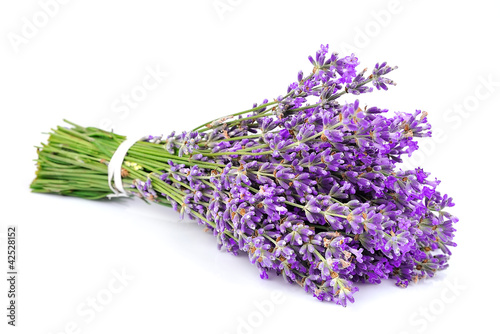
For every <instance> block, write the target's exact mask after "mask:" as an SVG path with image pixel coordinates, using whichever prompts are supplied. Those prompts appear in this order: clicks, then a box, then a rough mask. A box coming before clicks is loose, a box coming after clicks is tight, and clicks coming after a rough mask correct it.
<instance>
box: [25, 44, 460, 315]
mask: <svg viewBox="0 0 500 334" xmlns="http://www.w3.org/2000/svg"><path fill="white" fill-rule="evenodd" d="M309 60H310V62H311V64H312V65H313V69H312V72H311V73H310V74H309V75H304V74H303V72H302V71H301V72H299V74H298V78H297V81H296V82H294V83H292V84H291V85H290V86H289V87H288V89H287V92H286V94H284V95H282V96H279V97H277V98H276V99H274V100H272V101H268V100H264V101H263V102H262V103H261V104H259V105H258V104H254V105H253V108H251V109H249V110H245V111H242V112H238V113H235V114H232V115H228V116H225V117H221V118H218V119H216V120H213V121H211V122H208V123H204V124H202V125H201V126H198V127H196V128H195V129H193V130H192V131H189V132H182V133H180V134H176V133H175V132H173V133H172V134H170V135H169V136H167V137H166V138H163V137H162V136H149V137H147V138H142V139H141V140H139V141H137V142H130V141H129V144H128V145H126V146H127V147H125V148H123V144H124V143H125V142H126V137H124V136H121V135H118V134H115V133H112V132H107V131H103V130H100V129H97V128H93V127H82V126H79V125H76V124H73V123H70V122H67V123H69V124H70V125H71V127H58V128H57V129H54V130H52V132H51V133H50V137H49V139H48V143H47V144H42V146H41V147H39V150H38V160H37V164H38V171H37V177H36V179H35V180H34V181H33V183H32V184H31V189H32V191H34V192H40V193H56V194H60V195H68V196H77V197H82V198H87V199H100V198H104V197H106V196H108V197H113V196H116V195H115V194H113V193H117V194H118V196H135V197H139V198H141V199H144V200H145V201H148V202H154V203H158V204H162V205H165V206H170V207H172V208H173V209H175V210H177V211H178V212H179V213H180V215H181V217H186V216H187V217H189V218H190V219H194V220H196V221H198V222H199V223H200V224H201V225H204V226H205V227H206V228H207V229H208V230H209V231H211V232H212V233H213V235H214V236H216V237H217V244H218V247H219V248H220V249H223V250H226V251H228V252H230V253H233V254H235V255H236V254H238V253H241V252H245V253H247V254H248V257H249V259H250V262H251V263H253V264H255V266H256V267H257V268H258V269H259V271H260V276H261V278H268V275H269V274H276V275H281V276H282V277H283V278H284V279H285V280H286V281H287V282H289V283H296V284H298V285H300V286H301V287H303V288H304V289H305V290H306V291H307V292H310V293H311V294H312V295H313V296H315V297H316V298H318V299H319V300H324V301H333V302H335V303H337V304H341V305H342V306H346V302H347V301H350V302H354V298H353V293H354V292H356V291H357V290H358V288H357V287H356V286H355V285H354V283H357V282H369V283H380V282H381V280H382V279H389V278H392V279H395V282H396V284H397V285H399V286H401V287H406V286H407V285H408V284H409V282H410V281H412V280H413V281H417V280H419V279H422V278H424V277H432V276H433V275H434V273H435V272H436V271H437V270H441V269H444V268H446V267H447V261H448V259H449V256H450V254H451V252H450V250H449V248H448V247H450V246H455V243H454V242H453V241H452V240H453V232H454V231H455V229H454V228H453V223H455V222H457V221H458V219H457V218H455V217H454V216H452V215H451V214H449V213H448V212H447V211H446V208H447V207H451V206H453V205H454V204H453V202H452V199H451V197H448V196H447V195H441V193H440V192H438V191H437V190H436V187H437V185H438V184H439V181H438V180H436V179H434V180H433V179H431V178H430V177H429V173H426V172H424V171H423V170H422V169H420V168H417V169H414V170H401V169H400V168H397V167H396V164H397V163H399V162H401V161H402V156H404V155H411V153H412V152H413V151H415V150H416V149H417V148H418V145H417V142H416V141H415V140H414V138H415V137H429V136H430V135H431V132H430V125H429V124H428V123H427V118H426V115H427V114H426V112H421V111H420V110H417V111H415V112H414V113H413V114H408V113H400V112H396V113H394V115H393V116H392V117H389V116H387V115H386V113H387V110H386V109H380V108H377V107H369V108H368V107H361V106H360V103H359V101H357V100H356V101H355V102H354V103H344V104H341V103H340V102H339V98H340V97H341V96H343V95H345V94H354V95H360V94H364V93H368V92H371V91H372V90H373V88H372V87H369V84H371V85H372V86H374V87H375V88H377V89H378V90H380V89H383V90H387V88H388V86H389V85H394V83H393V81H392V80H390V79H388V78H386V77H385V75H386V74H388V73H389V72H391V71H392V70H394V69H395V68H396V67H390V66H388V65H387V64H386V63H385V62H384V63H381V64H377V65H375V68H374V69H373V71H372V72H371V73H370V74H369V75H368V74H367V73H366V69H364V70H362V71H358V70H357V69H356V68H357V66H358V64H359V62H358V59H357V58H356V57H355V56H354V55H351V56H348V57H344V58H340V57H339V56H338V54H337V53H331V54H329V53H328V45H327V46H323V45H322V46H321V49H320V50H319V51H317V52H316V56H315V57H309ZM132 144H133V145H132ZM120 147H121V148H120ZM120 150H121V151H123V154H122V157H121V159H118V165H117V166H118V172H117V173H116V172H115V175H113V176H114V179H113V180H114V183H112V182H111V179H112V177H111V176H112V175H111V174H112V173H113V170H112V168H111V165H112V164H114V165H116V161H115V162H114V163H112V160H114V159H115V158H114V157H115V156H116V155H117V151H120ZM116 174H118V175H116ZM110 185H111V187H110ZM110 194H111V195H110Z"/></svg>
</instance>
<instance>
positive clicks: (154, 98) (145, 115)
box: [0, 0, 500, 334]
mask: <svg viewBox="0 0 500 334" xmlns="http://www.w3.org/2000/svg"><path fill="white" fill-rule="evenodd" d="M47 2H50V1H48V0H42V2H38V1H35V0H22V1H20V0H19V1H8V2H7V1H2V3H1V5H0V22H1V23H0V29H1V40H0V57H1V61H0V91H1V93H0V110H1V116H2V117H1V123H0V124H1V131H0V145H1V148H0V152H1V154H0V156H1V158H0V159H1V160H0V175H1V188H2V191H1V194H0V197H1V199H0V206H1V211H0V228H1V230H0V232H1V233H2V234H1V235H0V237H2V238H1V240H0V242H1V248H0V263H1V265H0V267H1V268H2V269H1V272H0V278H1V284H0V306H1V307H0V308H1V309H2V310H3V311H1V312H0V313H1V314H0V319H1V324H0V328H1V330H0V332H2V333H4V332H5V328H8V330H9V331H8V332H9V333H14V332H19V333H139V332H141V333H142V332H144V333H164V332H172V333H187V332H191V333H194V332H202V331H203V333H238V332H239V333H271V332H278V331H282V332H283V333H286V332H305V331H308V332H320V331H321V332H347V331H349V332H352V333H362V332H366V331H369V332H371V333H380V332H382V331H383V332H384V333H388V334H392V333H395V334H399V333H421V332H424V331H425V332H426V333H443V332H452V331H453V332H466V331H471V330H474V331H475V332H482V331H485V330H486V328H488V327H489V326H495V328H497V325H496V317H497V315H498V305H497V302H498V299H499V297H500V295H499V285H498V284H499V283H498V273H499V270H498V266H497V262H498V261H497V259H498V254H497V249H498V248H497V243H498V233H499V223H500V221H499V218H498V212H497V210H498V196H497V195H496V194H497V191H498V186H499V181H498V158H497V155H498V144H499V140H498V132H499V130H498V126H499V121H500V117H499V114H498V113H499V110H498V105H499V103H500V66H499V60H500V48H499V45H498V33H499V32H500V24H499V20H498V13H499V12H500V10H499V9H500V6H499V5H498V4H497V3H495V2H494V1H439V2H438V1H430V0H428V1H424V0H420V1H416V0H415V1H409V0H400V1H395V2H394V1H393V2H391V1H389V0H377V1H339V2H334V1H307V2H306V1H289V0H288V1H257V0H221V1H214V0H204V1H201V0H191V1H181V0H176V1H154V0H142V1H124V0H121V1H118V0H116V1H96V0H87V1H81V0H80V1H78V0H73V1H68V2H67V3H65V4H62V2H63V1H62V0H61V1H60V3H61V4H59V5H58V8H55V7H53V6H52V7H49V9H50V10H51V11H52V16H51V17H49V19H48V20H46V22H45V21H44V18H46V17H47V15H45V14H43V9H42V6H41V4H40V3H42V4H43V3H47ZM214 5H218V6H219V7H217V8H219V10H217V9H216V7H214ZM224 6H225V7H224ZM44 15H45V16H44ZM30 22H31V23H30ZM33 23H35V24H36V25H35V30H33V27H32V29H31V31H30V29H29V27H28V26H29V25H30V24H33ZM322 43H323V44H327V43H328V44H329V45H330V48H331V49H333V50H339V51H340V52H343V55H346V53H345V52H346V51H349V48H350V49H351V50H353V49H354V51H355V52H356V54H357V56H358V57H359V59H360V60H361V65H360V68H363V67H365V66H366V67H369V68H371V67H372V66H373V65H374V64H375V63H376V62H378V61H388V62H389V64H392V65H398V66H399V69H398V70H397V71H395V72H393V73H392V74H391V75H390V77H391V78H393V79H394V80H395V81H396V82H397V83H398V86H396V87H391V88H390V90H389V91H388V92H384V91H376V92H374V93H373V94H368V95H364V96H361V103H362V104H367V105H369V106H371V105H377V106H379V107H385V108H389V109H390V110H391V111H406V112H412V111H414V110H415V109H422V110H425V111H427V112H429V119H430V122H431V123H432V125H433V127H434V129H435V130H434V131H435V132H436V135H437V136H436V138H435V139H427V140H426V141H425V144H424V143H423V142H422V143H421V148H422V152H421V153H419V154H416V155H415V157H414V159H413V160H410V161H409V162H407V163H406V166H410V167H411V166H417V165H421V166H423V167H424V168H425V169H426V170H428V171H431V172H432V174H433V175H434V176H436V177H438V178H440V179H442V181H443V182H442V184H441V190H442V191H443V192H446V193H449V194H450V195H452V196H453V197H454V199H455V202H456V206H455V208H454V209H453V213H454V214H455V215H457V216H458V217H459V218H460V222H459V223H457V225H456V228H457V229H458V231H457V233H456V242H457V243H458V247H457V248H456V249H454V250H453V256H452V259H451V262H450V267H449V268H448V269H447V270H446V271H443V272H439V273H438V274H437V276H436V277H435V278H434V279H431V280H427V281H424V282H420V283H418V284H411V285H410V286H409V287H408V289H400V288H397V287H396V286H394V284H393V282H384V283H383V284H381V285H377V286H372V285H367V286H360V291H359V292H358V293H357V294H356V303H355V304H352V305H348V307H347V308H345V309H344V308H342V307H340V306H337V305H334V304H330V303H321V302H319V301H317V300H316V299H314V298H313V297H311V296H310V295H308V294H306V293H305V292H303V291H302V289H301V288H299V287H298V286H292V285H288V284H285V283H284V281H283V280H282V278H280V277H274V278H272V279H270V280H268V281H266V280H261V279H260V278H259V275H258V271H257V269H256V268H254V267H253V266H252V265H250V264H249V262H248V259H247V258H246V256H245V255H241V256H238V257H234V256H231V255H228V254H225V253H221V252H219V251H218V250H217V248H216V242H215V241H216V240H215V239H214V238H213V237H212V236H211V235H209V234H208V233H204V232H203V228H202V227H201V226H198V225H197V224H196V223H192V222H189V221H179V219H178V218H177V216H176V213H175V212H173V211H171V210H170V209H168V208H163V207H155V206H148V205H146V204H144V203H142V202H140V201H133V200H129V201H127V200H124V201H106V200H105V201H99V202H93V201H85V200H82V199H75V198H63V197H58V196H52V195H37V194H32V193H30V191H29V184H30V182H31V180H32V179H33V177H34V172H35V165H34V162H33V161H32V160H33V159H34V158H35V157H36V151H35V148H34V146H35V145H38V144H39V143H40V142H42V141H43V140H45V139H46V135H43V134H42V132H46V131H48V130H49V129H50V128H51V127H54V126H57V125H61V124H62V119H63V118H66V119H69V120H71V121H73V122H76V123H79V124H81V125H87V126H105V125H112V127H113V129H114V130H115V132H117V133H120V134H125V135H132V134H155V135H157V134H167V133H170V132H171V131H172V130H185V129H191V128H193V126H194V125H198V124H199V123H201V122H203V121H207V120H211V119H213V118H214V117H216V116H220V115H224V114H227V113H232V112H236V111H240V110H244V109H246V108H247V107H250V106H251V105H252V103H254V102H261V101H262V100H263V99H264V98H270V99H271V98H274V97H277V96H278V95H280V94H282V93H284V92H285V91H286V87H287V85H288V84H289V83H291V82H292V81H293V80H295V78H296V73H297V72H298V71H299V70H300V69H303V70H304V72H308V71H310V65H309V62H308V61H307V56H308V55H310V54H314V52H315V51H316V50H317V49H318V48H319V45H320V44H322ZM148 71H160V72H168V75H165V74H162V75H161V76H160V77H159V79H158V85H156V87H155V88H154V89H151V90H150V91H148V93H147V96H145V98H144V100H143V101H140V102H139V103H137V105H135V104H134V108H129V109H127V108H125V109H123V103H122V102H121V98H122V97H123V94H130V93H131V92H132V91H134V90H137V89H140V88H137V87H140V86H141V85H142V82H143V80H144V79H145V78H146V77H147V75H148ZM488 82H489V83H488ZM346 99H347V98H346ZM349 99H350V98H349ZM344 101H345V100H342V101H341V102H344ZM120 106H121V107H122V109H117V108H118V107H120ZM7 224H16V225H18V230H19V257H18V260H19V262H18V265H19V272H20V275H19V285H18V290H19V298H18V304H19V309H18V327H17V328H15V329H14V330H12V328H10V326H7V325H6V321H7V318H6V316H5V314H6V310H5V308H6V306H7V297H6V294H7V285H6V280H5V279H4V278H3V277H5V276H6V274H5V273H3V272H6V271H7V270H6V257H7V256H6V245H5V232H6V226H7ZM123 270H124V271H125V272H126V274H127V275H128V276H130V277H129V280H127V281H126V282H125V283H118V281H116V282H115V280H114V278H113V277H115V276H114V275H116V273H117V272H121V271H123ZM110 283H111V286H112V287H114V289H112V290H113V291H115V292H110V290H109V284H110ZM450 287H451V288H450ZM118 290H120V291H118ZM276 296H279V297H280V298H279V299H278V300H276V299H272V297H276ZM96 297H98V298H100V300H101V301H104V300H105V302H106V303H107V304H106V305H104V306H103V307H102V310H101V309H100V311H99V312H97V311H90V310H91V308H90V306H89V305H88V304H87V303H88V302H89V301H90V300H92V298H96ZM106 297H109V298H108V299H106ZM103 298H104V299H103ZM256 303H257V304H258V305H266V306H267V311H262V310H260V309H259V308H258V306H256ZM270 303H272V307H271V306H270ZM489 332H491V331H489Z"/></svg>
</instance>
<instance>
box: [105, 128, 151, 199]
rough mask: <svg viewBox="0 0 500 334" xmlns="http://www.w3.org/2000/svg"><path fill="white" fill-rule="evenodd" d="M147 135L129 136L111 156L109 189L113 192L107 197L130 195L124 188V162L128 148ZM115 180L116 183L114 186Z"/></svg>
mask: <svg viewBox="0 0 500 334" xmlns="http://www.w3.org/2000/svg"><path fill="white" fill-rule="evenodd" d="M145 138H146V137H144V136H141V137H138V136H136V137H127V139H125V140H124V141H123V142H122V143H121V144H120V146H118V148H117V149H116V151H115V153H113V156H112V157H111V160H110V161H109V164H108V185H109V189H111V190H112V191H113V194H109V195H108V196H107V197H108V198H109V199H111V198H113V197H128V196H129V195H128V194H127V192H126V191H125V189H123V183H122V164H123V160H124V159H125V156H126V155H127V152H128V150H129V149H130V148H131V147H132V145H134V144H135V143H136V142H138V141H139V140H144V139H145ZM113 180H114V183H115V185H114V186H113Z"/></svg>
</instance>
